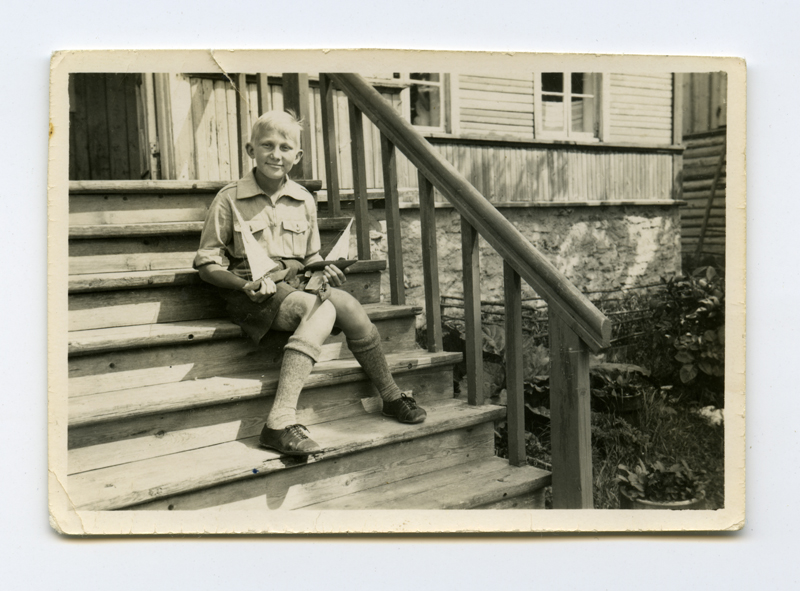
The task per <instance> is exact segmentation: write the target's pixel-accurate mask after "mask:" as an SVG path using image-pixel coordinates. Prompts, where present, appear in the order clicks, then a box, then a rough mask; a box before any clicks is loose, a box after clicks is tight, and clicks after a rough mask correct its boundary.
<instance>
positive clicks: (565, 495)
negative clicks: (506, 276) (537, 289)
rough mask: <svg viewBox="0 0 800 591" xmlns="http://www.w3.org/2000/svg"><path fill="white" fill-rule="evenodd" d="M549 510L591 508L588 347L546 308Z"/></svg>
mask: <svg viewBox="0 0 800 591" xmlns="http://www.w3.org/2000/svg"><path fill="white" fill-rule="evenodd" d="M548 312H549V323H548V324H549V333H550V440H551V442H552V458H553V508H554V509H591V508H593V506H594V505H593V502H592V442H591V422H590V406H589V404H590V399H589V349H588V348H587V346H586V344H585V343H584V342H583V341H582V340H581V339H580V338H579V337H578V335H576V334H575V333H574V332H573V331H572V330H571V329H570V328H569V327H568V326H567V325H566V323H565V322H564V321H563V320H561V318H559V317H558V315H557V314H554V313H553V311H552V310H549V311H548Z"/></svg>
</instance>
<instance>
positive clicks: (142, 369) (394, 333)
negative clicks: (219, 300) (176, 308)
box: [67, 304, 418, 397]
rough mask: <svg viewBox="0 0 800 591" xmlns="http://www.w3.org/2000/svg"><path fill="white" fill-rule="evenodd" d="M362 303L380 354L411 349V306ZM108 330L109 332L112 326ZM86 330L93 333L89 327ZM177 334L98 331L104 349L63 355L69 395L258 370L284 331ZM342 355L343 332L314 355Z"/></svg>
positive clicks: (277, 350)
mask: <svg viewBox="0 0 800 591" xmlns="http://www.w3.org/2000/svg"><path fill="white" fill-rule="evenodd" d="M364 307H365V309H366V311H367V314H368V315H370V316H372V314H373V313H374V314H375V316H374V318H373V322H374V323H375V325H376V326H377V327H378V331H379V332H380V334H381V344H382V348H383V350H384V352H385V353H396V352H400V351H403V350H411V349H416V316H415V314H416V312H417V311H418V310H417V309H416V308H414V307H413V306H404V307H402V308H400V309H398V310H392V309H390V308H389V307H388V306H387V305H383V304H371V305H366V306H364ZM187 326H188V325H187ZM184 328H185V327H184ZM144 330H146V329H144ZM154 330H155V329H154ZM84 332H88V331H78V332H72V333H70V341H71V342H75V343H77V344H76V349H77V348H81V347H91V346H94V344H92V343H91V341H92V339H91V338H86V339H85V340H84V341H83V343H81V335H82V333H84ZM110 332H114V331H113V329H111V330H110ZM117 332H118V333H119V332H121V331H117ZM164 332H167V331H166V330H165V331H164ZM227 332H228V331H227V330H226V333H227ZM92 334H96V332H94V331H93V332H92ZM183 334H184V335H186V340H179V341H177V342H175V343H173V344H161V345H159V343H158V341H157V340H156V339H154V340H153V341H151V342H150V344H151V345H153V346H138V347H137V346H134V347H132V348H124V349H119V350H117V349H115V348H114V347H116V346H117V344H120V345H122V344H131V345H133V343H134V342H135V340H136V339H135V335H134V337H131V339H130V340H129V341H123V339H122V338H120V339H119V340H117V341H114V342H111V343H105V342H103V338H102V336H100V337H98V340H100V341H101V342H100V343H98V344H97V345H98V346H106V345H107V346H108V349H104V348H101V349H99V350H95V351H93V352H88V353H89V354H82V355H73V356H71V357H70V358H69V361H68V366H67V367H68V376H69V394H70V397H74V396H82V395H87V394H93V393H98V392H106V391H112V390H123V389H129V388H137V387H142V386H149V385H154V384H166V383H175V382H181V381H187V380H194V379H201V378H207V377H213V376H226V375H232V374H239V373H242V372H248V371H263V370H266V369H270V368H272V367H277V366H279V365H280V363H281V360H282V356H283V346H284V345H285V344H286V341H287V339H288V338H289V336H290V335H289V333H284V332H277V331H276V332H272V333H269V334H268V335H267V336H266V337H265V338H264V339H262V341H261V343H259V344H258V345H256V344H254V343H253V342H252V341H251V340H250V339H246V338H226V336H227V335H226V334H223V335H219V337H218V336H217V335H215V334H213V333H212V332H211V331H208V332H206V333H202V332H200V331H198V335H201V336H198V337H197V341H195V339H194V338H192V339H189V338H188V337H189V336H194V332H190V333H188V334H186V333H185V332H184V333H183ZM228 334H230V333H228ZM172 336H175V335H169V337H170V338H171V337H172ZM145 342H147V341H145ZM156 345H158V346H156ZM348 357H352V353H350V351H349V350H348V349H347V346H346V343H345V337H344V334H342V333H339V334H338V335H331V336H330V337H329V338H328V339H327V340H326V342H325V344H324V345H323V347H322V355H321V359H320V360H321V361H322V360H324V361H327V360H332V359H340V358H348Z"/></svg>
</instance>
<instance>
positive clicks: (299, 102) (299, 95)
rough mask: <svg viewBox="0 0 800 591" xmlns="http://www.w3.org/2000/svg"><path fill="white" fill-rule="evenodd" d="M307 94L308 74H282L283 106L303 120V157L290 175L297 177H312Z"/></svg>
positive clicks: (301, 135)
mask: <svg viewBox="0 0 800 591" xmlns="http://www.w3.org/2000/svg"><path fill="white" fill-rule="evenodd" d="M309 107H310V104H309V96H308V74H284V75H283V108H284V109H291V110H292V111H294V114H295V115H297V117H298V118H299V119H301V120H302V121H303V122H304V125H303V131H302V132H301V134H300V145H301V146H303V149H304V154H303V159H302V160H301V161H300V166H295V167H294V168H293V169H292V171H291V173H289V174H290V176H291V177H292V178H297V179H311V178H313V177H314V168H313V162H312V161H311V127H310V123H311V111H310V108H309Z"/></svg>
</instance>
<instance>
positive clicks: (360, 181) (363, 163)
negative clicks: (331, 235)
mask: <svg viewBox="0 0 800 591" xmlns="http://www.w3.org/2000/svg"><path fill="white" fill-rule="evenodd" d="M347 106H348V108H349V113H348V114H349V116H350V152H351V154H352V160H353V196H354V197H355V210H356V241H357V246H358V258H359V260H362V261H363V260H369V259H370V258H371V254H370V248H369V210H368V208H367V152H366V147H365V145H364V120H363V118H362V115H361V111H360V110H359V109H358V107H356V104H355V103H354V102H353V101H351V100H348V101H347Z"/></svg>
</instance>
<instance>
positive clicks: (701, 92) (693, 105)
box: [682, 72, 728, 135]
mask: <svg viewBox="0 0 800 591" xmlns="http://www.w3.org/2000/svg"><path fill="white" fill-rule="evenodd" d="M682 91H683V134H684V135H687V134H693V133H703V132H705V131H713V130H715V129H719V128H720V127H725V125H727V122H728V74H727V73H726V72H699V73H693V74H686V75H685V76H684V77H683V89H682Z"/></svg>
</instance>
